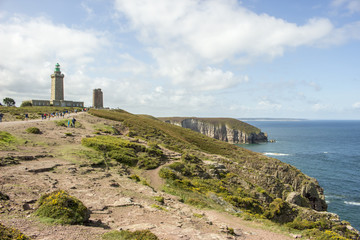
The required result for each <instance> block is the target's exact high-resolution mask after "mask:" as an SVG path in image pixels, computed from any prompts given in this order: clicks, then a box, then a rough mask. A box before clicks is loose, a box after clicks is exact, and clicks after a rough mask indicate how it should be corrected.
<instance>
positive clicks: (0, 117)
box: [0, 113, 4, 122]
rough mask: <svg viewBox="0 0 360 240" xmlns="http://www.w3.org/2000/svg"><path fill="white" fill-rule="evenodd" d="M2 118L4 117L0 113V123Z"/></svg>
mask: <svg viewBox="0 0 360 240" xmlns="http://www.w3.org/2000/svg"><path fill="white" fill-rule="evenodd" d="M3 116H4V114H2V113H0V122H2V118H3Z"/></svg>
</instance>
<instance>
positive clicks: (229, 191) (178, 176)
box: [90, 109, 356, 239]
mask: <svg viewBox="0 0 360 240" xmlns="http://www.w3.org/2000/svg"><path fill="white" fill-rule="evenodd" d="M90 113H91V114H93V115H95V116H98V117H103V118H107V119H111V120H116V121H120V122H122V123H123V124H124V125H125V126H126V127H127V128H129V136H132V137H135V138H141V139H144V140H146V141H147V142H155V143H157V144H161V145H163V146H165V147H166V148H168V149H172V150H175V151H178V152H181V153H188V152H191V153H192V154H195V156H194V155H187V154H183V157H182V160H181V162H173V163H172V164H171V165H168V166H167V167H162V169H161V171H160V176H161V177H163V178H165V179H166V182H167V185H166V186H165V187H164V190H165V191H167V192H169V193H172V194H175V195H178V196H180V197H181V199H182V200H183V201H184V202H185V203H188V204H191V205H195V206H198V207H214V206H215V205H216V204H219V203H220V205H222V204H223V203H221V201H223V200H221V199H224V200H226V202H227V203H226V204H231V205H232V206H233V207H235V209H241V211H245V212H246V213H249V214H250V215H251V216H255V217H260V218H268V219H270V220H272V221H274V222H278V223H282V224H284V223H286V224H287V225H286V226H288V227H290V228H292V229H299V230H303V229H309V230H306V231H307V232H305V233H306V235H307V236H310V235H313V236H316V237H317V238H319V239H320V238H321V239H322V238H323V239H328V237H332V236H334V237H333V238H331V239H346V238H344V237H342V236H347V237H350V236H351V237H353V236H356V234H355V235H353V234H354V233H352V232H349V231H347V230H346V227H344V226H345V225H341V224H340V225H339V223H337V224H334V222H332V221H330V220H329V219H325V218H323V217H322V216H324V215H321V214H320V215H318V216H316V212H315V211H309V210H306V208H300V207H296V206H295V205H289V204H288V203H287V202H285V201H283V200H282V199H285V198H286V196H287V193H289V191H290V192H291V191H298V192H299V191H301V190H300V189H301V188H302V187H303V186H307V185H308V184H309V183H311V184H317V183H316V182H314V179H311V178H309V177H307V176H306V175H304V174H303V173H301V172H300V171H299V170H298V169H296V168H294V167H292V166H290V165H288V164H285V163H283V162H281V161H279V160H277V159H273V158H269V157H265V156H263V155H262V154H258V153H254V152H251V151H248V150H245V149H243V148H241V147H238V146H235V145H232V144H229V143H225V142H222V141H219V140H216V139H212V138H209V137H206V136H204V135H202V134H200V133H197V132H194V131H192V130H190V129H186V128H182V127H178V126H175V125H172V124H169V123H165V122H163V121H161V120H158V119H156V118H154V117H152V116H148V115H134V114H131V113H128V112H126V111H123V110H115V111H107V110H93V109H92V110H90ZM224 121H225V120H224ZM204 152H205V153H208V154H214V155H220V156H223V157H225V158H224V159H222V160H221V159H220V160H219V159H218V160H217V161H220V162H221V163H223V164H224V165H225V166H226V168H227V169H228V170H229V172H228V173H227V174H220V176H219V177H217V178H216V177H215V178H214V177H209V176H206V173H207V172H209V170H210V169H209V166H207V165H206V164H204V162H203V161H202V160H201V159H199V158H197V157H196V156H199V157H200V158H204V155H203V154H201V153H204ZM184 156H185V158H184ZM213 160H214V159H213ZM235 163H236V164H235ZM294 182H296V184H295V185H294V184H293V183H294ZM291 184H293V185H291ZM319 188H320V187H319ZM279 197H280V199H279ZM281 198H282V199H281ZM219 199H220V200H219ZM305 200H306V199H305ZM214 204H215V205H214ZM225 206H226V205H225ZM214 208H216V207H214ZM235 211H236V210H235ZM314 214H315V215H314ZM315 216H316V217H315ZM313 217H314V218H315V220H314V218H313ZM311 218H312V219H313V220H311V221H310V222H309V219H311ZM340 228H341V229H342V230H339V229H340ZM341 235H342V236H341ZM324 237H325V238H324Z"/></svg>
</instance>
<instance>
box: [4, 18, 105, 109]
mask: <svg viewBox="0 0 360 240" xmlns="http://www.w3.org/2000/svg"><path fill="white" fill-rule="evenodd" d="M0 35H1V38H0V52H1V58H0V77H1V81H0V94H1V95H4V96H5V95H9V94H11V95H13V97H15V96H16V97H17V98H20V99H21V100H24V98H25V99H26V98H33V99H34V98H37V99H39V98H40V99H48V98H49V97H50V96H49V95H50V93H49V91H50V90H49V89H50V74H51V73H52V69H53V66H54V65H55V63H56V62H59V63H60V65H61V70H62V72H63V73H65V82H67V83H68V84H67V86H66V87H65V91H66V93H70V94H72V93H74V92H75V91H72V89H73V88H72V87H71V85H75V84H79V83H74V84H73V83H71V81H73V80H74V79H71V78H70V79H69V74H70V75H71V74H72V73H73V72H75V69H76V71H81V70H83V69H84V68H85V67H86V65H87V64H88V63H90V62H92V61H94V55H93V54H94V52H96V51H97V50H99V49H100V48H101V47H102V46H104V45H106V44H107V41H106V40H105V38H104V36H102V35H101V34H99V33H95V32H91V31H80V30H76V29H71V28H68V27H66V26H64V25H55V24H53V23H52V22H51V21H49V20H48V19H45V18H24V17H13V18H11V19H8V20H6V21H2V22H1V23H0ZM70 63H71V65H70ZM77 75H78V76H77ZM80 75H81V74H80V73H76V74H74V76H75V77H74V78H77V79H79V80H80V81H84V82H83V83H81V84H82V85H86V82H85V81H86V80H88V78H86V77H80ZM81 84H80V85H81ZM66 93H65V95H66ZM14 95H15V96H14ZM65 97H66V96H65ZM18 102H19V101H18Z"/></svg>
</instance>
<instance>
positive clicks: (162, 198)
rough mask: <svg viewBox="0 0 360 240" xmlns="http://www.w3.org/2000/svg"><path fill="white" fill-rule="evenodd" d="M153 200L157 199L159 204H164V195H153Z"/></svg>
mask: <svg viewBox="0 0 360 240" xmlns="http://www.w3.org/2000/svg"><path fill="white" fill-rule="evenodd" d="M154 200H155V201H158V202H159V203H161V204H164V203H165V200H164V197H162V196H155V197H154Z"/></svg>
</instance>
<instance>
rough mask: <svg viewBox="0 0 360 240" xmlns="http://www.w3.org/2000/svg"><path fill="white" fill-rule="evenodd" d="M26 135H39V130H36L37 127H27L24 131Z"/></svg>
mask: <svg viewBox="0 0 360 240" xmlns="http://www.w3.org/2000/svg"><path fill="white" fill-rule="evenodd" d="M26 132H27V133H32V134H40V133H41V131H40V129H38V128H37V127H29V128H27V129H26Z"/></svg>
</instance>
